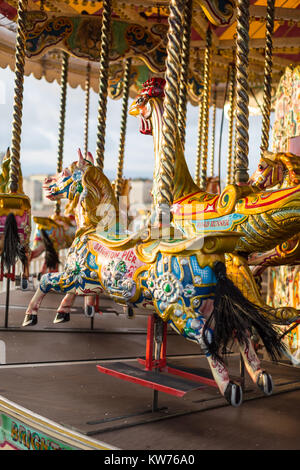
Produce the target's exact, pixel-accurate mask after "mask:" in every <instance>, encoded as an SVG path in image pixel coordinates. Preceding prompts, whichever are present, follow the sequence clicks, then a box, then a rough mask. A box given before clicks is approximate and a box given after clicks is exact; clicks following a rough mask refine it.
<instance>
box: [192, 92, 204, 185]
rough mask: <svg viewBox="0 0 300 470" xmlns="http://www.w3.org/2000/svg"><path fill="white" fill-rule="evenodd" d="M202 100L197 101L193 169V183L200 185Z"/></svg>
mask: <svg viewBox="0 0 300 470" xmlns="http://www.w3.org/2000/svg"><path fill="white" fill-rule="evenodd" d="M202 111H203V100H202V97H201V100H200V101H199V105H198V142H197V156H196V169H195V178H194V180H195V183H196V184H197V186H199V185H200V167H201V144H202V134H201V130H202V119H203V112H202Z"/></svg>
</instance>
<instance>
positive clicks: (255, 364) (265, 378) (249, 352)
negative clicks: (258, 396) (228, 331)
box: [239, 334, 273, 395]
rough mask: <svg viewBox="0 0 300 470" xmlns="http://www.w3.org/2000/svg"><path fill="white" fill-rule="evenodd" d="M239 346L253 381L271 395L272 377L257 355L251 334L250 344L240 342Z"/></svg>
mask: <svg viewBox="0 0 300 470" xmlns="http://www.w3.org/2000/svg"><path fill="white" fill-rule="evenodd" d="M239 348H240V352H241V355H242V357H243V359H244V363H245V367H246V369H247V372H248V374H249V375H250V377H251V379H252V380H253V382H254V383H255V384H256V385H257V386H258V387H259V388H260V389H261V390H262V391H263V392H264V393H265V394H266V395H271V394H272V392H273V381H272V377H271V376H270V375H269V374H268V373H267V372H265V371H264V370H262V368H261V363H260V360H259V358H258V357H257V354H256V352H255V349H254V347H253V344H252V341H251V340H250V334H249V341H248V344H239Z"/></svg>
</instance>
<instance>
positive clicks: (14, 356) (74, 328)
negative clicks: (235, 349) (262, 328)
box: [0, 291, 300, 450]
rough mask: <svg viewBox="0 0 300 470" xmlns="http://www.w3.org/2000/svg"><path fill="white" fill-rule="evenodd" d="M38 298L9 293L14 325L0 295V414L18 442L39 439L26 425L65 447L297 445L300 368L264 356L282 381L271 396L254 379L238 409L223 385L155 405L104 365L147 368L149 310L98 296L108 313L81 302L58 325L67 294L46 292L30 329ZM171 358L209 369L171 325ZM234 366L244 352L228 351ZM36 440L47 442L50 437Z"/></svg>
mask: <svg viewBox="0 0 300 470" xmlns="http://www.w3.org/2000/svg"><path fill="white" fill-rule="evenodd" d="M32 294H33V292H22V291H12V292H11V305H10V311H9V321H8V328H4V327H3V326H2V325H4V304H5V294H4V293H3V294H0V305H1V316H0V363H1V364H0V416H2V428H3V427H5V426H4V424H5V423H4V424H3V421H5V420H6V418H5V416H6V417H7V416H8V417H9V418H10V421H9V420H8V424H6V426H7V427H9V426H10V428H9V429H7V430H6V431H7V432H8V433H9V432H10V437H11V439H13V437H14V438H15V439H16V441H15V443H16V447H18V448H20V446H21V447H22V445H23V447H24V448H26V446H27V447H28V446H29V447H30V448H32V446H33V445H34V442H33V441H32V440H31V442H29V440H28V439H27V441H26V438H25V437H24V435H25V434H24V433H23V435H22V436H21V435H20V429H21V428H22V429H23V428H24V429H25V431H26V430H27V437H28V435H29V434H28V433H30V432H31V434H30V435H31V437H32V435H33V432H34V431H36V432H39V433H40V435H41V436H42V435H43V436H46V437H47V439H48V441H49V439H50V440H51V439H53V442H55V443H56V445H61V446H62V447H63V448H79V449H97V450H100V449H122V450H138V449H143V450H149V449H150V450H160V449H164V450H178V449H182V450H212V449H213V450H217V449H226V450H230V449H233V450H237V449H243V450H247V449H249V450H255V449H268V450H272V449H277V450H279V449H285V450H287V449H299V447H300V439H299V418H300V392H299V390H300V370H299V368H295V367H293V366H291V365H288V364H285V363H282V364H279V365H274V364H272V363H269V362H267V361H264V367H265V368H266V369H267V370H268V371H270V372H271V374H272V376H273V380H274V382H275V392H274V395H272V396H271V397H264V396H263V395H262V394H261V392H259V391H258V390H257V389H256V387H255V386H254V385H253V384H252V383H251V382H250V381H249V379H248V377H247V378H246V391H245V397H244V403H243V404H242V406H241V407H239V408H232V407H230V406H229V405H228V404H227V402H226V401H225V399H224V398H223V397H222V396H221V395H220V393H219V392H218V390H217V389H216V388H213V387H207V386H201V387H200V388H198V389H195V388H194V389H193V388H192V387H191V389H190V391H188V393H186V394H185V395H184V396H183V397H181V398H178V397H176V396H172V395H169V394H166V393H161V392H159V394H158V409H157V410H156V411H152V407H153V399H154V395H153V394H154V392H153V390H151V389H149V388H146V387H142V386H140V385H137V384H134V383H130V382H127V381H123V380H121V379H119V378H115V377H112V376H109V375H107V374H103V373H100V372H99V370H98V368H97V365H98V364H100V363H101V365H103V364H104V365H105V366H106V367H113V366H115V364H116V363H120V362H121V363H124V362H126V364H127V365H129V366H130V367H134V368H136V367H139V368H140V369H141V370H142V366H141V365H140V364H139V363H138V362H137V360H136V359H137V358H138V357H142V356H144V355H145V345H146V326H147V316H145V315H144V313H143V312H142V311H138V312H137V314H136V316H135V318H134V319H128V318H127V317H126V316H125V315H124V313H123V311H122V308H121V307H119V306H116V305H114V304H113V303H112V302H111V301H110V300H107V299H101V308H102V310H103V313H102V315H99V314H96V316H95V318H94V321H93V322H91V319H89V318H87V317H85V316H84V315H83V311H82V303H83V301H82V298H78V299H76V303H75V305H74V310H73V312H72V313H73V314H72V317H71V321H70V322H69V323H65V324H61V325H54V324H53V319H54V317H55V313H56V310H55V309H56V307H57V306H58V304H59V301H60V296H59V295H58V294H49V295H48V296H47V297H46V299H45V302H44V303H43V305H42V309H41V312H40V315H39V322H38V325H36V326H35V327H33V328H28V329H26V328H22V327H21V323H22V320H23V316H24V312H25V308H26V305H27V303H28V301H29V299H30V298H31V296H32ZM115 311H118V312H119V315H118V316H117V315H116V314H115V313H114V312H115ZM167 355H168V364H169V365H170V366H172V367H182V368H188V369H191V370H193V371H194V372H196V373H203V371H204V372H205V373H206V374H207V375H208V376H209V374H210V372H209V370H208V365H207V362H206V359H205V357H204V356H202V355H200V351H199V348H198V347H197V345H195V344H193V343H191V342H188V341H186V340H184V339H183V338H181V337H180V336H178V335H176V334H175V333H173V332H171V331H170V333H169V334H168V346H167ZM229 366H230V371H231V373H232V376H238V375H239V355H238V354H232V355H231V356H230V358H229ZM118 367H120V366H118ZM162 379H163V378H162ZM156 398H157V396H156ZM5 422H6V421H5ZM12 423H15V426H16V428H14V429H13V428H12V426H13V424H12ZM20 426H21V428H20ZM22 426H23V427H22ZM18 432H19V434H18ZM17 439H19V441H17ZM22 439H23V444H22V442H20V440H21V441H22ZM41 439H42V438H41ZM48 441H47V442H48ZM11 442H12V441H11ZM36 442H38V444H37V445H38V446H39V445H41V444H40V442H43V443H44V444H43V445H45V446H46V444H45V442H46V441H45V439H44V441H43V439H42V441H40V440H39V441H36ZM48 444H49V442H48Z"/></svg>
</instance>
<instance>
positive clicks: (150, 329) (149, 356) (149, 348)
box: [145, 315, 155, 370]
mask: <svg viewBox="0 0 300 470" xmlns="http://www.w3.org/2000/svg"><path fill="white" fill-rule="evenodd" d="M154 321H155V320H154V315H149V317H148V324H147V343H146V363H145V368H146V370H152V366H153V338H154Z"/></svg>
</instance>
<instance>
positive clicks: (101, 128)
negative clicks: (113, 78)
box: [96, 0, 112, 170]
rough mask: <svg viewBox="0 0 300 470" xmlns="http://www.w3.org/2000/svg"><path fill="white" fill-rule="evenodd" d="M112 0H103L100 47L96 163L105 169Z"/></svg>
mask: <svg viewBox="0 0 300 470" xmlns="http://www.w3.org/2000/svg"><path fill="white" fill-rule="evenodd" d="M111 13H112V1H111V0H103V10H102V30H101V31H102V32H101V47H100V73H99V100H98V126H97V144H96V165H97V166H98V167H99V168H100V169H101V170H103V165H104V148H105V130H106V110H107V87H108V71H109V46H110V34H111Z"/></svg>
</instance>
